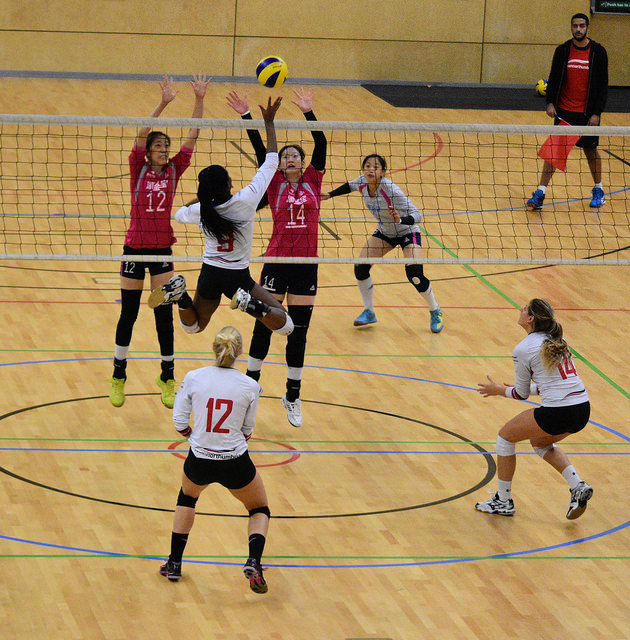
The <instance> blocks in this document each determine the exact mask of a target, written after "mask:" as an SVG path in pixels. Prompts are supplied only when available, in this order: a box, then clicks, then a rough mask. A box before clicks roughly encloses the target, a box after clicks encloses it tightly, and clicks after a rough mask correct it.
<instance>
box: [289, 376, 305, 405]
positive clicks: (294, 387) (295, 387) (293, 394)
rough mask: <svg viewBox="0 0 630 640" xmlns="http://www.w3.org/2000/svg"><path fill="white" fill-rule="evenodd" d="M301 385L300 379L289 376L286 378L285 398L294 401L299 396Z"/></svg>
mask: <svg viewBox="0 0 630 640" xmlns="http://www.w3.org/2000/svg"><path fill="white" fill-rule="evenodd" d="M301 386H302V381H301V380H292V379H291V378H287V400H288V401H289V402H295V401H296V400H297V399H298V398H299V397H300V387H301Z"/></svg>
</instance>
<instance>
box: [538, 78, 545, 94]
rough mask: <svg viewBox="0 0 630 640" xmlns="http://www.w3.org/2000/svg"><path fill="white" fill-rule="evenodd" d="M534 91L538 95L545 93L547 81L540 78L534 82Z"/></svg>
mask: <svg viewBox="0 0 630 640" xmlns="http://www.w3.org/2000/svg"><path fill="white" fill-rule="evenodd" d="M536 93H537V94H538V95H539V96H546V95H547V81H546V80H543V79H542V78H541V79H540V80H539V81H538V82H537V83H536Z"/></svg>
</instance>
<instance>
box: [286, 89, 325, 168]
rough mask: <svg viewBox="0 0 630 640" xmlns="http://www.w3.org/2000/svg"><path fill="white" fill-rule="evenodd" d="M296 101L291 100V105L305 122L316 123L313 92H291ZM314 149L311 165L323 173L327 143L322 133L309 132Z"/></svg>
mask: <svg viewBox="0 0 630 640" xmlns="http://www.w3.org/2000/svg"><path fill="white" fill-rule="evenodd" d="M293 93H294V94H295V96H296V98H297V100H293V104H294V105H296V106H297V107H298V108H299V109H300V111H301V112H302V113H303V114H304V117H305V118H306V119H307V120H311V121H316V120H317V118H316V117H315V114H314V113H313V91H312V89H300V90H296V89H294V90H293ZM311 135H312V136H313V141H314V142H315V147H314V148H313V156H312V158H311V164H312V165H313V167H314V168H315V169H317V170H318V171H324V169H325V168H326V151H327V146H328V141H327V140H326V136H325V135H324V134H323V132H322V131H311Z"/></svg>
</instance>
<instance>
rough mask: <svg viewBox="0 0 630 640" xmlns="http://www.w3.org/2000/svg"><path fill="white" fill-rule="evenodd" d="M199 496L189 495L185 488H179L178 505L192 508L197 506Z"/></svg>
mask: <svg viewBox="0 0 630 640" xmlns="http://www.w3.org/2000/svg"><path fill="white" fill-rule="evenodd" d="M198 499H199V498H193V497H192V496H187V495H186V494H185V493H184V490H183V489H180V490H179V495H178V496H177V506H178V507H190V508H191V509H194V508H195V505H196V504H197V500H198Z"/></svg>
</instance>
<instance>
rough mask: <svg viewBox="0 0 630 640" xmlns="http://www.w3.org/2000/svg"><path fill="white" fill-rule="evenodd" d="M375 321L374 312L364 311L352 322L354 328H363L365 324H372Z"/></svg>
mask: <svg viewBox="0 0 630 640" xmlns="http://www.w3.org/2000/svg"><path fill="white" fill-rule="evenodd" d="M376 321H377V320H376V314H375V313H374V311H370V310H369V309H364V310H363V313H362V314H361V315H360V316H359V317H358V318H357V319H356V320H355V321H354V326H355V327H363V326H365V325H366V324H374V323H375V322H376Z"/></svg>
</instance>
